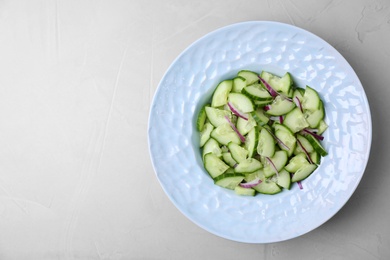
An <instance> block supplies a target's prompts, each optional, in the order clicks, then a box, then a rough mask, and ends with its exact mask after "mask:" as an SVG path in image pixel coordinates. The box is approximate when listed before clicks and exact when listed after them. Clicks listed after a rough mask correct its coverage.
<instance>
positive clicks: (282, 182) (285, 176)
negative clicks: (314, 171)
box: [276, 169, 291, 190]
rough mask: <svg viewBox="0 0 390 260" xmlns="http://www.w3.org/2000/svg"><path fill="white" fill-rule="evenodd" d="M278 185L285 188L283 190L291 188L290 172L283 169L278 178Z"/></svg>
mask: <svg viewBox="0 0 390 260" xmlns="http://www.w3.org/2000/svg"><path fill="white" fill-rule="evenodd" d="M276 184H278V185H279V186H280V187H283V188H285V189H288V190H289V189H290V186H291V177H290V173H289V172H288V171H286V170H285V169H282V170H281V171H280V172H279V175H278V176H277V178H276Z"/></svg>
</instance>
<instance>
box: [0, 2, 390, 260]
mask: <svg viewBox="0 0 390 260" xmlns="http://www.w3.org/2000/svg"><path fill="white" fill-rule="evenodd" d="M258 20H267V21H278V22H283V23H288V24H292V25H295V26H298V27H301V28H303V29H305V30H308V31H309V32H312V33H314V34H316V35H318V36H319V37H321V38H323V39H324V40H325V41H327V42H328V43H329V44H331V45H332V46H333V47H335V48H336V49H337V50H338V51H339V52H340V53H341V54H342V55H343V56H344V57H345V58H346V60H347V61H348V62H349V63H350V64H351V66H352V67H353V68H354V70H355V71H356V73H357V75H358V77H359V78H360V80H361V82H362V84H363V86H364V89H365V92H366V94H367V97H368V100H369V103H370V109H371V113H372V122H373V135H372V137H373V139H372V149H371V155H370V160H369V162H368V165H367V168H366V171H365V174H364V176H363V179H362V181H361V183H360V185H359V186H358V188H357V190H356V191H355V193H354V194H353V196H352V197H351V199H350V200H349V201H348V203H347V204H346V205H345V206H344V207H343V208H342V209H341V210H340V211H339V212H338V213H337V214H336V215H335V216H334V217H333V218H331V219H330V220H329V221H327V222H326V223H325V224H323V225H321V226H320V227H319V228H317V229H315V230H313V231H311V232H309V233H307V234H305V235H303V236H300V237H297V238H294V239H291V240H288V241H284V242H279V243H272V244H245V243H239V242H234V241H230V240H227V239H224V238H220V237H218V236H216V235H213V234H210V233H208V232H207V231H205V230H203V229H202V228H200V227H198V226H197V225H195V224H194V223H192V222H191V221H190V220H188V219H187V218H186V217H185V216H184V215H183V214H181V213H180V211H179V210H178V209H176V208H175V206H174V205H173V204H172V202H171V201H170V200H169V199H168V197H167V196H166V195H165V193H164V191H163V189H162V187H161V185H160V184H159V182H158V180H157V178H156V175H155V173H154V170H153V167H152V163H151V160H150V156H149V150H148V139H147V128H148V115H149V111H150V105H151V102H152V99H153V95H154V93H155V91H156V89H157V86H158V83H159V81H160V80H161V78H162V76H163V75H164V73H165V71H166V70H167V69H168V67H169V65H170V64H171V63H172V62H173V61H174V59H175V58H176V57H177V56H178V55H179V54H180V53H181V52H182V51H183V50H184V49H185V48H187V47H188V46H189V45H190V44H191V43H192V42H194V41H195V40H197V39H199V38H200V37H202V36H204V35H205V34H207V33H209V32H211V31H214V30H216V29H218V28H221V27H223V26H227V25H230V24H233V23H237V22H243V21H258ZM389 67H390V1H388V0H382V1H380V0H354V1H348V0H320V1H310V0H288V1H287V0H276V1H271V0H268V1H266V0H259V1H255V0H253V1H248V0H241V1H233V0H215V1H188V0H161V1H158V0H131V1H117V0H115V1H93V0H79V1H75V0H70V1H65V0H57V1H50V0H47V1H43V0H42V1H37V0H33V1H30V0H20V1H7V0H5V1H0V71H1V73H0V259H275V260H276V259H332V260H335V259H364V260H366V259H390V224H389V216H390V199H389V198H390V189H389V186H390V171H389V169H390V160H389V159H390V158H389V154H390V136H389V134H388V132H387V131H388V128H389V127H390V116H388V114H387V113H388V111H390V102H389V99H390V85H389V82H390V70H389Z"/></svg>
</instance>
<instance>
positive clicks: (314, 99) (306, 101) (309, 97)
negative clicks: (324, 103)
mask: <svg viewBox="0 0 390 260" xmlns="http://www.w3.org/2000/svg"><path fill="white" fill-rule="evenodd" d="M320 101H321V99H320V96H319V95H318V93H317V91H316V90H315V89H313V88H311V87H309V86H306V90H305V94H304V95H303V99H302V108H303V109H304V110H312V111H315V110H317V109H318V108H319V106H320Z"/></svg>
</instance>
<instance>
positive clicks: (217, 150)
mask: <svg viewBox="0 0 390 260" xmlns="http://www.w3.org/2000/svg"><path fill="white" fill-rule="evenodd" d="M208 153H213V154H215V155H216V156H217V157H219V158H221V156H222V149H221V147H219V143H218V142H217V141H216V140H215V139H214V138H210V139H209V140H208V141H207V142H206V143H205V145H204V146H203V153H202V158H203V160H204V156H205V155H206V154H208Z"/></svg>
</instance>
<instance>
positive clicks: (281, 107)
mask: <svg viewBox="0 0 390 260" xmlns="http://www.w3.org/2000/svg"><path fill="white" fill-rule="evenodd" d="M295 107H296V106H295V103H294V102H291V101H290V100H288V99H283V98H282V97H281V96H277V97H276V98H275V100H274V101H273V102H272V103H271V104H270V109H269V110H268V111H267V112H266V113H267V114H269V115H272V116H281V115H284V114H287V113H288V112H290V111H291V110H293V109H294V108H295Z"/></svg>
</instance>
